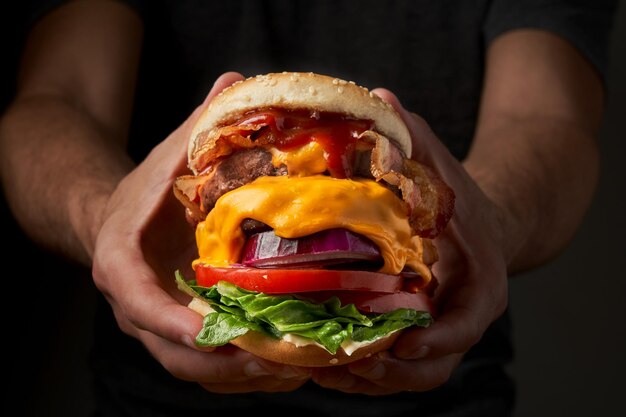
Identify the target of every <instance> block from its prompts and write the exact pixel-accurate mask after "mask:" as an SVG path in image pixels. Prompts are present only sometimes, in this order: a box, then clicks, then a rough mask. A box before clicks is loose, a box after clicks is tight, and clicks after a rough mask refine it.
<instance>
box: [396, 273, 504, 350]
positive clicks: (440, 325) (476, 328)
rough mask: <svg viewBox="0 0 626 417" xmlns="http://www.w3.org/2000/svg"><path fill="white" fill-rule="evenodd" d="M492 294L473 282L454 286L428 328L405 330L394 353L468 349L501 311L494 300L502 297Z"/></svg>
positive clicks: (476, 341)
mask: <svg viewBox="0 0 626 417" xmlns="http://www.w3.org/2000/svg"><path fill="white" fill-rule="evenodd" d="M491 295H492V293H491V292H489V291H487V292H485V291H484V290H481V289H479V288H477V287H476V286H469V285H468V286H464V287H462V288H459V289H457V290H456V292H455V294H454V296H453V298H451V299H450V300H448V301H447V302H446V306H445V309H444V311H443V313H442V314H441V315H440V316H439V317H437V319H436V320H435V322H434V324H432V325H431V326H430V327H429V328H427V329H410V330H407V331H405V332H404V333H403V334H402V335H401V336H400V337H399V338H398V340H397V341H396V344H395V345H394V348H393V352H394V354H395V355H396V356H398V357H399V358H403V359H422V358H437V357H441V356H445V355H449V354H454V353H464V352H467V351H468V350H469V349H470V348H471V347H472V346H474V345H475V344H476V343H478V341H479V340H480V339H481V337H482V335H483V333H484V332H485V330H487V327H488V326H489V324H490V323H491V322H492V321H493V319H494V318H496V317H497V316H498V315H499V314H501V312H502V311H503V309H502V308H501V307H500V303H497V302H496V301H495V300H498V299H500V298H501V297H499V296H495V295H494V296H491ZM459 300H462V301H459Z"/></svg>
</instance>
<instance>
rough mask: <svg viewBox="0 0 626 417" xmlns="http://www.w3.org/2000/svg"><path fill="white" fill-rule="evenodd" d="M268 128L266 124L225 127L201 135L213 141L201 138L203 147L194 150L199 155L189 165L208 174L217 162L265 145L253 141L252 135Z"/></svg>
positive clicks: (199, 141)
mask: <svg viewBox="0 0 626 417" xmlns="http://www.w3.org/2000/svg"><path fill="white" fill-rule="evenodd" d="M265 126H267V124H265V123H256V124H247V125H241V126H224V127H221V128H218V129H217V131H215V130H212V131H206V132H202V133H200V135H202V136H205V137H206V136H209V137H211V138H212V139H210V140H204V139H203V138H200V139H199V140H198V143H203V145H202V146H201V147H200V148H198V149H195V150H194V154H195V155H198V156H196V157H195V158H194V159H193V160H191V161H190V163H189V165H190V166H192V167H195V168H196V171H199V172H208V171H211V170H212V168H213V164H214V162H215V161H219V160H220V159H221V158H223V157H224V156H228V155H230V154H232V153H233V152H235V151H238V150H240V149H246V148H252V147H255V146H258V145H263V144H264V143H263V142H262V141H260V142H259V141H253V140H252V139H251V138H250V135H251V134H252V133H254V132H256V131H258V130H260V129H261V128H263V127H265Z"/></svg>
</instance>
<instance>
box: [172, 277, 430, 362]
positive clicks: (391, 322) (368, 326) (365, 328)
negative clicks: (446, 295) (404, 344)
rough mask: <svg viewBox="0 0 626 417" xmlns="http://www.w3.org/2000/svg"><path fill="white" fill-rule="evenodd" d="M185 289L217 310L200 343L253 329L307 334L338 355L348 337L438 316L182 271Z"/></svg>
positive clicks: (375, 334)
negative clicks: (202, 279) (205, 280)
mask: <svg viewBox="0 0 626 417" xmlns="http://www.w3.org/2000/svg"><path fill="white" fill-rule="evenodd" d="M176 282H177V283H178V288H179V289H180V290H181V291H184V292H186V293H187V294H189V295H191V296H192V297H196V298H200V299H202V300H204V301H206V302H207V303H208V304H209V305H210V306H211V308H213V310H215V312H213V313H209V314H207V315H206V316H205V317H204V322H203V327H202V330H201V331H200V333H198V335H197V337H196V344H197V345H199V346H221V345H225V344H226V343H228V342H230V341H231V340H233V339H235V338H237V337H239V336H242V335H244V334H245V333H247V332H248V331H249V330H254V331H257V332H261V333H265V334H267V335H269V336H272V337H276V338H280V337H282V336H283V335H284V334H286V333H290V334H294V335H298V336H302V337H305V338H308V339H311V340H313V341H315V342H316V343H319V344H320V345H322V346H324V348H326V350H328V351H329V352H330V353H332V354H335V353H336V352H337V350H338V349H339V347H340V346H341V343H342V342H343V341H344V340H347V339H348V340H350V339H351V340H354V341H355V342H373V341H375V340H377V339H380V338H381V337H384V336H386V335H387V334H389V333H391V332H393V331H396V330H400V329H404V328H406V327H410V326H420V327H428V326H429V325H430V324H431V323H432V322H433V318H432V317H431V315H430V314H429V313H427V312H425V311H416V310H413V309H407V308H401V309H398V310H394V311H391V312H388V313H383V314H367V315H365V314H362V313H360V312H359V311H358V310H357V309H356V307H355V306H354V304H348V305H345V306H342V305H341V302H340V301H339V298H337V297H331V298H329V299H328V300H326V301H325V302H323V303H312V302H309V301H305V300H301V299H298V298H296V297H294V296H292V295H268V294H264V293H259V292H255V291H248V290H245V289H243V288H239V287H237V286H236V285H234V284H231V283H229V282H226V281H220V282H218V283H217V284H216V285H214V286H212V287H210V288H207V287H201V286H198V285H196V282H195V281H194V280H191V281H185V278H184V277H183V276H182V274H181V273H180V272H179V271H176Z"/></svg>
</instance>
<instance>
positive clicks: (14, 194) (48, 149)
mask: <svg viewBox="0 0 626 417" xmlns="http://www.w3.org/2000/svg"><path fill="white" fill-rule="evenodd" d="M112 135H113V133H112V132H109V131H107V130H106V129H105V128H104V127H103V126H102V125H99V124H98V123H97V122H96V120H95V119H94V118H93V117H91V116H90V115H89V114H88V113H87V112H86V111H85V110H84V109H81V108H80V107H78V106H76V105H75V104H73V103H71V102H69V101H67V100H64V99H62V98H60V96H53V95H36V96H29V97H22V98H18V99H17V100H16V101H15V102H14V103H13V105H12V106H11V107H10V108H9V110H8V111H7V113H6V114H5V116H4V117H3V119H2V121H1V124H0V158H1V162H2V165H1V166H2V179H3V187H4V189H5V193H6V195H7V200H8V202H9V204H10V206H11V209H12V211H13V212H14V214H15V216H16V218H17V220H18V221H19V223H20V224H21V226H22V227H23V228H24V230H25V231H26V233H28V234H29V235H30V236H31V237H32V238H33V239H34V240H36V241H37V242H39V243H40V244H42V245H44V246H47V247H50V248H52V249H54V250H57V251H59V252H61V253H62V254H64V255H66V256H68V257H70V258H72V259H75V260H77V261H79V262H82V263H85V264H89V263H90V260H91V254H92V253H93V247H94V243H95V237H96V234H97V232H98V230H99V228H100V222H101V218H102V213H103V210H104V207H105V205H106V202H107V200H108V197H109V195H110V194H111V193H112V192H113V190H114V189H115V187H116V185H117V183H118V182H119V181H120V179H121V178H122V177H123V176H124V175H125V174H126V173H127V172H128V171H129V170H130V169H131V168H132V163H131V161H130V159H129V158H128V156H127V155H126V153H125V151H124V149H122V147H121V145H119V144H120V143H123V141H122V140H119V139H118V140H115V138H111V136H112Z"/></svg>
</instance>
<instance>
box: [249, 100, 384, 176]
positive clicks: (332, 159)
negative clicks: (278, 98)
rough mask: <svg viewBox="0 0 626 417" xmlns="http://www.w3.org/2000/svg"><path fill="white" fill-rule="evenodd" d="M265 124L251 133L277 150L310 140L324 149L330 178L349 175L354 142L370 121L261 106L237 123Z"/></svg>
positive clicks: (292, 147)
mask: <svg viewBox="0 0 626 417" xmlns="http://www.w3.org/2000/svg"><path fill="white" fill-rule="evenodd" d="M258 123H262V124H265V125H267V128H264V129H261V130H260V131H259V132H258V134H257V135H256V136H255V139H256V140H260V139H261V138H263V142H265V143H271V144H272V145H273V146H275V147H276V148H277V149H279V150H281V151H289V150H292V149H297V148H300V147H302V146H304V145H306V144H307V143H309V142H311V141H315V142H317V143H318V144H319V145H321V146H322V148H323V149H324V155H325V157H326V164H327V166H328V171H329V173H330V175H331V176H332V177H334V178H350V177H352V171H353V167H354V158H355V147H356V141H357V139H358V137H359V135H360V134H361V133H363V132H364V131H366V130H370V129H372V127H373V122H372V121H370V120H357V119H351V118H349V117H346V116H345V115H342V114H339V113H326V112H317V111H310V110H284V109H274V108H271V109H265V110H260V111H255V112H253V113H250V114H248V115H246V116H245V117H244V118H243V119H242V120H240V121H239V123H238V125H239V126H242V125H247V124H258Z"/></svg>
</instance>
